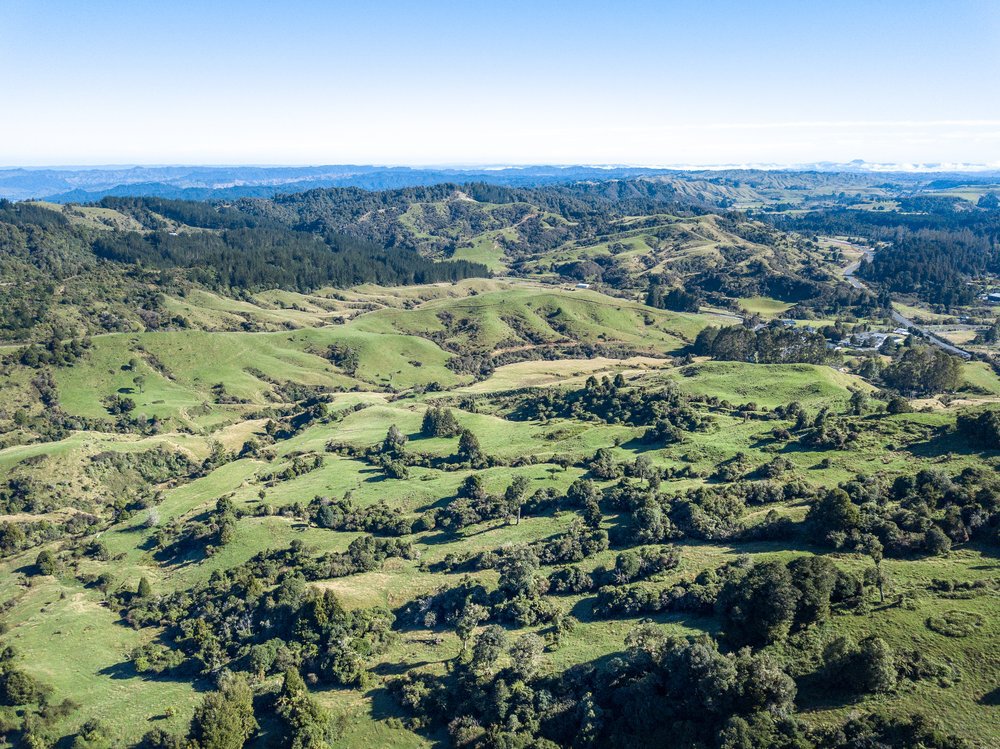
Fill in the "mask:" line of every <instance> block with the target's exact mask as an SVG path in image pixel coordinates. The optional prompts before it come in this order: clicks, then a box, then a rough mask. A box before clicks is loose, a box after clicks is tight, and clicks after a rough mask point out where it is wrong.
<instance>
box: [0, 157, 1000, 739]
mask: <svg viewBox="0 0 1000 749" xmlns="http://www.w3.org/2000/svg"><path fill="white" fill-rule="evenodd" d="M682 182H683V183H684V186H683V188H682V187H680V186H679V185H677V184H670V183H668V182H664V183H663V184H635V183H632V182H628V183H624V182H622V183H610V182H609V183H594V184H588V185H582V186H576V187H574V188H572V189H571V188H561V187H560V188H553V189H552V190H547V191H546V190H507V189H506V188H496V189H494V188H493V187H490V186H483V185H478V186H477V185H472V186H463V187H456V186H453V185H450V186H440V187H434V188H415V189H410V190H403V191H392V192H389V193H367V192H365V191H360V190H357V191H345V192H340V191H326V190H321V191H314V192H312V193H306V194H303V195H298V196H287V197H281V198H277V199H275V200H268V201H254V200H247V201H239V202H238V203H235V204H228V205H223V204H220V205H216V206H204V205H202V204H190V203H180V202H173V201H135V200H132V199H123V200H120V201H117V202H115V201H111V202H107V203H106V204H102V205H95V206H80V207H78V206H65V207H62V208H57V207H55V206H51V205H41V206H36V207H35V209H37V210H39V211H43V212H44V215H42V214H39V215H42V218H39V217H38V216H37V215H36V216H35V219H34V220H36V221H39V222H43V223H44V222H45V221H49V222H51V224H52V225H51V226H49V224H44V225H45V226H46V227H48V228H47V229H45V231H43V232H42V234H41V235H40V236H42V235H44V237H46V238H47V239H46V241H47V242H49V244H47V245H45V247H46V248H47V249H48V250H51V251H53V252H55V249H59V250H60V252H59V253H56V254H57V256H58V258H59V263H55V261H53V262H54V264H55V265H56V266H58V270H57V271H53V273H55V275H54V276H53V277H54V278H56V279H57V280H58V283H57V284H55V286H54V287H53V288H51V289H48V287H47V286H45V287H44V288H46V289H48V291H47V292H46V293H48V294H50V297H48V299H49V302H51V303H50V304H49V303H48V302H47V303H46V304H47V305H48V306H46V308H45V312H44V315H42V316H41V317H38V318H37V320H34V322H32V319H33V318H31V314H33V313H30V310H29V313H30V314H27V316H23V315H22V316H20V317H18V318H17V319H18V320H20V321H21V323H19V325H20V327H17V329H16V331H17V334H16V335H14V331H15V328H14V326H13V324H10V325H8V327H7V328H6V329H5V332H8V333H10V335H9V336H7V338H8V339H9V342H8V343H9V345H4V346H3V347H2V348H0V387H2V388H3V393H4V402H3V403H0V625H2V626H0V644H2V646H4V647H6V646H10V647H11V648H12V650H11V651H6V650H3V649H2V648H0V746H3V747H17V746H29V745H32V746H46V747H47V746H59V747H63V746H67V747H90V746H122V747H126V746H144V747H172V746H182V745H184V744H183V743H181V742H184V741H188V740H190V741H192V742H196V743H193V744H192V746H210V745H212V744H211V741H209V740H208V739H206V735H207V734H208V733H209V732H210V730H211V729H210V727H209V726H208V724H209V723H210V722H211V721H210V719H209V717H207V716H208V715H209V713H211V712H212V711H211V710H209V709H208V708H210V707H212V706H216V707H218V708H219V710H220V711H221V712H223V713H226V712H227V711H230V710H232V711H234V712H238V711H239V710H245V711H249V712H248V714H249V713H252V714H253V715H254V716H256V717H255V720H256V723H257V724H258V727H257V728H256V729H254V730H252V731H251V732H250V733H249V734H248V739H247V741H246V744H245V745H246V746H248V747H255V748H259V749H267V748H270V747H275V748H277V747H286V746H302V747H305V746H309V747H321V746H348V747H356V746H390V747H430V746H462V747H474V748H475V749H487V748H488V747H501V746H503V747H515V746H520V747H529V746H530V747H551V746H584V745H585V746H623V745H629V746H631V747H645V746H678V747H694V746H699V747H706V749H709V748H711V749H715V748H716V747H719V748H721V747H727V748H729V747H737V746H746V747H751V746H796V747H800V748H801V749H848V748H849V747H851V748H856V747H860V746H880V747H881V746H885V747H908V746H925V747H935V748H937V749H945V747H947V748H948V749H955V748H956V747H974V748H976V749H980V748H982V749H985V748H986V747H992V746H995V745H997V743H998V742H1000V734H998V731H997V724H998V721H997V710H998V707H997V692H996V683H997V678H996V677H997V674H998V673H1000V645H998V643H1000V638H998V635H1000V632H998V626H1000V625H998V623H997V622H998V617H997V596H998V593H1000V578H998V576H997V565H996V556H997V550H998V539H1000V509H998V508H1000V499H998V498H1000V482H998V480H997V478H996V468H997V465H998V461H1000V442H998V435H1000V427H997V423H998V422H997V420H996V415H995V413H993V410H995V409H996V405H995V404H996V401H997V398H998V394H1000V379H998V377H997V375H996V373H995V372H994V371H993V369H992V368H991V366H990V365H989V363H988V362H986V361H970V362H963V363H958V362H953V361H952V360H951V359H949V358H948V357H943V355H940V354H938V353H937V352H936V351H935V350H934V349H931V348H928V347H925V346H923V345H921V344H920V342H919V341H918V342H914V341H910V342H908V343H907V344H905V345H900V346H898V347H895V346H893V345H891V344H890V345H886V346H882V347H881V348H879V349H877V350H875V349H874V348H866V347H865V346H863V345H862V344H861V343H859V342H857V341H855V342H851V336H852V335H864V334H867V333H870V332H872V331H875V332H879V331H883V330H886V329H888V328H890V327H891V326H892V323H891V322H889V321H888V320H886V319H885V316H884V314H885V311H886V310H885V309H883V308H881V307H879V306H878V304H875V305H874V306H873V302H872V297H871V296H870V295H867V293H860V292H858V293H856V292H857V290H854V291H851V290H850V289H848V290H846V291H845V289H844V285H843V284H841V283H840V282H839V281H838V280H837V279H838V278H839V277H838V276H837V275H836V274H835V273H834V271H836V270H837V269H838V268H840V267H841V266H842V265H845V264H846V262H845V257H844V256H842V255H840V254H839V252H840V251H839V250H838V248H837V246H836V245H835V244H832V243H829V242H815V241H813V239H811V238H805V237H797V236H793V235H789V234H785V233H783V232H780V231H778V230H776V229H772V228H769V227H766V226H764V225H762V224H759V223H757V222H756V221H752V220H749V219H747V218H746V217H742V216H740V217H737V216H733V215H727V214H724V213H712V214H708V213H704V212H703V211H702V209H701V208H702V206H703V204H704V203H706V202H710V201H723V202H729V201H735V202H736V203H752V202H754V201H755V200H764V199H766V200H772V199H773V196H774V195H785V196H786V197H787V196H792V195H793V194H794V193H796V192H797V189H792V188H797V187H798V186H800V185H798V183H794V182H788V183H786V182H783V181H782V180H781V178H780V177H779V176H777V175H775V176H774V177H773V178H772V177H766V176H760V175H759V176H758V178H757V180H756V181H755V182H754V184H736V183H735V182H736V181H735V180H734V178H733V177H732V175H726V174H719V175H716V176H712V175H701V176H700V178H699V179H697V180H683V181H682ZM809 184H810V190H812V191H813V193H811V197H810V196H806V197H807V198H808V199H814V198H815V199H819V198H820V196H821V194H825V191H826V190H827V189H829V190H831V191H832V190H833V189H834V187H835V185H833V184H832V183H829V182H828V181H827V180H825V179H824V178H823V175H817V176H816V177H815V179H814V180H812V181H810V183H809ZM857 187H858V189H859V190H860V189H866V190H867V189H871V190H872V191H873V194H874V193H875V192H878V191H879V190H882V189H883V188H876V187H873V186H872V185H871V184H870V183H869V182H866V181H864V180H859V181H858V184H857ZM768 196H771V197H768ZM682 199H683V201H686V202H681V201H682ZM3 210H4V211H7V212H8V213H10V211H11V210H12V209H11V208H9V207H5V208H3ZM23 210H24V211H29V210H30V209H28V208H24V209H23ZM8 213H5V214H4V216H7V218H9V219H10V220H11V221H12V222H14V223H11V224H5V223H3V222H2V221H0V224H2V226H13V227H14V228H15V229H17V231H16V232H15V231H13V230H11V236H15V235H16V236H15V238H16V239H17V241H18V242H21V241H22V240H23V243H22V244H16V247H15V246H14V244H13V242H12V244H11V246H12V247H15V250H16V253H13V255H16V258H17V262H18V263H22V264H24V267H26V268H27V267H31V268H33V269H34V270H33V271H32V272H33V273H35V274H36V277H34V281H32V283H35V282H37V283H38V284H40V285H39V286H38V288H43V280H42V279H41V276H42V275H43V271H42V269H41V267H40V266H38V265H33V264H32V263H35V262H36V261H37V260H38V254H37V253H33V252H32V251H30V248H29V244H30V242H29V240H32V236H33V235H32V232H31V231H28V230H24V229H23V227H20V225H18V224H17V223H16V221H20V220H22V219H23V218H24V215H23V214H19V215H17V216H15V215H14V214H10V215H8ZM48 214H53V215H55V216H58V217H59V218H52V217H51V216H48ZM64 222H65V223H64ZM39 225H40V226H41V225H42V224H39ZM248 225H252V228H253V231H256V230H257V229H263V230H266V231H271V230H272V229H273V230H274V231H278V229H276V228H275V227H280V232H283V233H279V236H281V237H284V238H285V239H287V240H288V242H290V243H294V242H302V243H303V244H302V245H301V246H302V247H305V248H307V249H308V248H309V247H312V248H314V249H315V243H316V242H327V241H330V242H333V243H334V244H335V243H336V241H337V237H340V236H341V234H340V232H345V231H350V232H351V234H350V235H349V236H352V237H354V238H355V239H357V240H358V241H364V242H372V241H377V242H378V243H380V244H379V246H380V247H383V246H384V247H385V248H388V249H386V250H385V251H386V252H389V253H391V252H395V251H397V250H398V251H400V252H408V253H412V252H417V253H420V255H422V256H423V258H424V259H422V260H420V262H421V263H423V262H426V258H436V259H444V258H457V259H464V260H470V261H474V262H482V263H484V264H485V265H488V266H489V267H490V269H492V270H493V271H495V272H496V275H495V276H493V277H489V278H487V277H471V278H462V279H449V280H442V281H438V282H433V283H430V282H429V283H408V282H406V283H403V282H402V281H403V280H404V278H403V277H404V276H406V274H400V276H399V280H400V281H401V283H400V284H399V285H395V286H390V285H380V284H376V283H364V284H353V285H350V284H340V283H337V284H334V283H333V282H332V281H331V282H330V283H326V282H323V283H311V284H305V285H302V286H301V287H300V286H298V285H296V284H285V285H280V284H279V286H278V287H268V286H263V285H261V286H255V285H252V284H243V285H241V286H237V287H233V286H227V285H225V284H220V283H219V282H218V277H217V276H216V277H213V276H211V274H209V275H205V274H206V273H207V272H208V271H212V272H213V273H214V272H222V270H225V265H224V264H222V265H220V264H218V263H217V264H216V265H212V264H211V263H208V264H207V265H205V266H201V265H199V264H197V263H193V264H192V265H191V266H190V267H186V266H185V267H181V266H177V267H171V268H166V269H165V268H160V269H158V270H153V269H150V268H148V267H140V266H139V264H138V263H132V264H128V263H122V262H120V261H117V260H108V259H107V258H97V256H94V257H89V258H88V256H87V254H86V253H87V252H89V251H90V250H88V248H92V247H93V246H98V245H96V244H94V243H95V242H96V241H97V240H95V237H102V236H103V237H105V238H106V237H107V236H115V237H120V236H121V235H123V234H124V233H125V232H129V231H133V232H135V234H136V235H137V236H139V237H141V238H142V240H141V241H142V242H145V243H147V244H143V245H142V247H144V248H146V249H143V250H142V251H143V252H146V251H148V248H149V247H153V246H156V243H157V242H159V241H161V240H160V239H157V236H158V233H161V234H162V233H164V232H166V234H167V236H171V233H172V232H173V233H176V234H177V235H180V236H182V237H183V236H184V235H188V236H187V237H186V238H185V239H186V240H189V239H191V237H192V236H195V235H199V233H203V234H205V235H206V236H211V237H214V238H216V239H218V238H220V237H223V236H225V234H226V233H227V232H239V231H242V230H243V229H247V228H248ZM53 226H55V227H56V229H53V228H52V227H53ZM67 227H69V228H67ZM17 232H20V234H18V233H17ZM46 232H48V233H46ZM287 233H292V234H294V235H295V236H296V237H297V238H296V239H294V240H293V239H289V238H288V237H289V236H291V235H289V234H287ZM299 235H301V236H299ZM55 237H62V238H63V239H65V241H66V243H67V244H66V245H65V246H62V245H59V246H58V248H57V247H56V245H54V244H52V243H53V242H54V241H55V239H54V238H55ZM36 238H37V237H36ZM216 239H213V240H212V241H213V242H215V241H216ZM0 240H2V237H0ZM128 241H129V242H132V241H135V242H139V241H140V240H139V239H134V240H128ZM162 241H164V242H168V243H169V242H171V241H174V240H170V239H163V240H162ZM219 241H222V240H219ZM227 241H228V240H227ZM192 246H194V245H192ZM205 246H206V247H208V246H209V245H208V244H206V245H205ZM211 246H212V247H216V245H211ZM227 246H229V245H227ZM289 246H291V245H289ZM296 246H298V245H296ZM36 249H37V248H36ZM329 249H330V251H331V252H341V251H342V250H344V248H342V247H341V248H339V249H338V248H336V247H334V246H333V245H331V247H330V248H329ZM310 251H311V250H310ZM351 251H353V250H349V251H348V252H347V254H349V253H350V252H351ZM17 253H20V254H17ZM224 257H225V256H224ZM852 257H853V256H852ZM73 263H78V264H79V266H78V267H77V268H76V269H77V270H79V274H77V275H72V274H71V271H72V270H73V269H74V267H76V266H74V267H70V266H71V265H72V264H73ZM18 267H21V266H20V265H19V266H18ZM420 267H423V266H420ZM220 268H221V270H220ZM244 270H248V272H252V273H253V274H256V273H257V272H258V270H259V269H258V268H256V267H254V266H253V264H252V263H251V264H250V266H248V268H247V269H244ZM0 271H2V272H5V273H6V272H8V271H9V272H11V273H13V270H11V268H10V267H7V266H2V267H0ZM501 274H502V275H501ZM584 279H589V280H584ZM427 280H433V279H427ZM578 282H582V283H585V284H588V285H589V288H583V287H578V286H577V283H578ZM74 284H76V285H75V286H74ZM650 284H652V285H654V286H656V285H657V284H659V285H662V286H663V287H665V288H671V289H673V288H684V289H688V288H689V289H691V290H693V291H696V292H697V294H694V295H693V296H694V297H695V298H694V299H693V300H692V299H687V300H685V299H684V298H683V296H682V297H681V302H683V304H681V305H677V306H678V308H684V309H688V310H696V309H697V310H699V311H683V312H677V311H671V310H669V309H660V308H657V307H654V306H651V305H652V304H655V303H657V302H656V301H655V300H654V299H650V304H646V303H643V300H646V296H645V290H646V288H647V287H648V286H649V285H650ZM4 288H7V287H4ZM88 295H89V296H90V297H92V298H88ZM25 309H27V308H25ZM787 315H797V316H798V317H797V322H798V324H797V325H791V324H785V323H786V322H787V321H785V320H783V318H785V317H786V316H787ZM744 317H747V318H751V319H747V320H746V324H742V323H743V322H744V320H743V318H744ZM779 318H782V319H779ZM823 326H829V327H827V328H824V327H823ZM709 328H712V329H713V330H708V329H709ZM715 329H720V330H721V332H720V330H715ZM84 334H87V335H84ZM762 362H775V363H762ZM300 681H301V685H299V683H298V682H300ZM220 705H221V707H219V706H220ZM914 714H920V715H923V716H926V717H927V721H928V722H926V723H925V722H923V721H924V719H923V718H915V719H911V716H912V715H914ZM872 716H875V717H872ZM879 716H881V717H879ZM93 721H96V723H94V722H93ZM236 722H237V723H238V724H240V725H246V724H248V723H249V721H248V719H246V718H241V719H240V720H238V721H236ZM151 732H152V733H151ZM848 736H850V738H847V737H848ZM317 737H318V738H317ZM581 737H582V738H581ZM588 737H589V738H588ZM29 742H34V743H33V744H30V743H29ZM99 742H103V743H99ZM143 742H145V743H143ZM310 742H313V743H310ZM581 742H582V743H581ZM237 743H243V742H242V739H240V741H239V742H237Z"/></svg>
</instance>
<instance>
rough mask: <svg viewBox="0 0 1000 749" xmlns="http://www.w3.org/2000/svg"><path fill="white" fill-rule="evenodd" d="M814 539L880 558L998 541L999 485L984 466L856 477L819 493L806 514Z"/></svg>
mask: <svg viewBox="0 0 1000 749" xmlns="http://www.w3.org/2000/svg"><path fill="white" fill-rule="evenodd" d="M805 522H806V530H807V532H808V533H809V535H810V537H811V539H812V540H813V541H814V542H815V543H819V544H822V545H824V546H828V547H833V548H848V549H856V550H859V551H863V552H865V553H868V554H870V555H871V556H872V557H873V558H874V559H875V560H876V562H878V561H879V560H880V559H881V557H882V555H883V553H885V554H889V555H892V556H909V555H913V554H932V555H933V554H944V553H946V552H947V551H948V550H949V549H950V548H951V547H952V545H953V544H960V543H966V542H968V541H970V540H978V541H981V542H983V543H988V544H993V545H995V544H997V543H998V542H1000V484H998V483H997V480H996V478H995V477H994V476H991V475H990V473H989V472H988V471H986V470H983V469H979V468H967V469H965V470H963V471H962V472H961V473H960V474H958V475H957V476H956V477H954V479H952V478H949V477H948V476H947V475H945V474H944V473H941V472H939V471H933V470H926V469H925V470H921V471H919V472H918V473H917V474H916V475H915V476H901V477H899V478H897V479H896V480H895V481H893V483H892V484H891V485H888V486H887V485H885V484H884V483H883V482H881V481H878V480H873V478H872V477H870V476H858V477H857V478H856V479H854V480H852V481H849V482H846V483H844V484H842V485H841V486H840V487H838V488H836V489H829V490H826V491H824V492H823V493H821V495H820V497H819V498H818V499H817V500H816V502H815V503H814V504H813V506H812V507H811V508H810V510H809V514H808V515H807V517H806V521H805Z"/></svg>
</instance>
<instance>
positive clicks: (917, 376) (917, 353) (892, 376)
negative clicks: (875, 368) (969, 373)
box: [881, 346, 962, 395]
mask: <svg viewBox="0 0 1000 749" xmlns="http://www.w3.org/2000/svg"><path fill="white" fill-rule="evenodd" d="M881 378H882V382H883V383H884V384H885V385H886V386H887V387H890V388H892V389H893V390H897V391H899V392H900V393H904V394H907V395H930V394H932V393H947V392H951V391H953V390H955V389H956V388H958V387H959V386H960V385H961V384H962V362H961V360H960V359H959V358H958V357H956V356H952V355H951V354H948V353H946V352H944V351H942V350H941V349H939V348H937V347H935V346H904V347H903V348H902V349H901V351H900V353H899V355H898V356H895V357H894V358H893V361H892V363H891V364H889V366H887V367H886V368H885V369H883V370H882V373H881Z"/></svg>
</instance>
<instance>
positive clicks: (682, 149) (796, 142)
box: [0, 0, 1000, 165]
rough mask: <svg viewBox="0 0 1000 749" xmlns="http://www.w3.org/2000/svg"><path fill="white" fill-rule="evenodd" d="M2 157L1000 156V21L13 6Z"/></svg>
mask: <svg viewBox="0 0 1000 749" xmlns="http://www.w3.org/2000/svg"><path fill="white" fill-rule="evenodd" d="M0 64H2V66H3V69H4V83H3V88H2V92H3V93H2V95H0V163H2V164H25V165H46V164H108V163H117V164H122V163H213V164H227V163H257V164H264V163H275V164H278V163H280V164H319V163H378V164H500V163H504V164H526V163H601V164H605V163H622V164H682V163H686V164H720V163H751V162H754V163H759V162H781V163H795V162H808V161H818V160H833V161H846V160H850V159H854V158H861V159H865V160H868V161H891V162H930V161H934V162H938V161H944V162H981V163H998V162H1000V96H998V95H997V94H998V93H1000V83H998V82H1000V3H996V2H987V1H983V2H973V1H971V0H951V1H948V0H941V1H940V2H921V1H920V0H908V1H906V2H903V1H900V0H882V1H881V2H855V1H854V0H847V1H840V2H811V1H810V0H798V2H784V1H780V2H763V1H760V2H750V1H749V0H747V1H745V2H722V1H719V0H714V1H713V0H705V1H703V2H690V0H686V1H685V2H676V3H675V2H628V1H625V2H615V3H610V2H589V1H588V0H577V1H576V2H546V1H545V0H536V2H506V3H491V4H488V5H487V4H485V3H473V2H436V1H435V0H424V1H423V2H417V1H413V2H379V1H378V0H371V1H369V2H356V1H355V2H335V1H331V2H321V1H319V0H316V1H315V2H306V1H302V0H286V1H285V2H276V1H274V0H271V1H268V2H257V1H256V0H242V2H231V1H230V0H201V1H200V2H188V1H187V0H179V1H178V0H173V1H172V2H169V3H168V2H153V1H152V0H130V1H129V2H111V1H107V0H88V1H87V2H77V1H76V0H62V1H55V0H2V2H0Z"/></svg>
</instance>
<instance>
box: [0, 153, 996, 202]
mask: <svg viewBox="0 0 1000 749" xmlns="http://www.w3.org/2000/svg"><path fill="white" fill-rule="evenodd" d="M761 171H765V172H775V171H786V172H797V173H808V172H818V173H835V172H839V173H845V172H847V173H854V174H858V175H870V176H871V177H872V178H878V179H880V180H883V179H886V178H888V177H890V176H891V177H892V178H893V179H894V180H899V181H903V182H909V181H913V182H921V181H930V180H931V179H942V178H945V177H947V178H949V179H953V180H957V181H958V182H960V183H962V184H982V183H993V182H997V181H998V180H1000V170H997V169H996V168H990V167H986V166H982V165H974V164H872V163H868V162H864V161H852V162H849V163H846V164H838V163H832V162H817V163H814V164H802V165H796V166H788V165H779V164H732V165H723V166H715V167H690V166H665V167H631V166H587V165H580V166H497V167H488V166H482V167H428V168H414V167H387V166H356V165H334V166H306V167H287V166H109V167H53V168H31V167H27V168H26V167H19V168H7V169H2V168H0V198H7V199H9V200H27V199H42V200H49V201H53V202H58V203H89V202H93V201H97V200H100V199H101V198H103V197H105V196H107V195H112V196H126V195H128V196H155V197H163V198H183V199H188V200H210V199H236V198H244V197H272V196H274V195H276V194H279V193H294V192H303V191H305V190H311V189H316V188H324V187H360V188H364V189H367V190H385V189H394V188H400V187H416V186H420V185H432V184H440V183H442V182H488V183H490V184H498V185H507V186H511V187H533V186H540V185H546V184H553V183H565V182H579V181H585V180H607V179H625V178H636V177H640V178H641V177H646V178H657V177H659V178H663V177H673V178H677V179H681V180H684V179H701V180H705V179H718V178H720V177H721V175H723V174H728V175H730V177H732V176H733V174H734V173H736V172H740V173H744V174H746V173H752V172H761Z"/></svg>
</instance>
